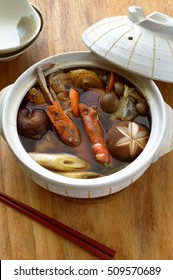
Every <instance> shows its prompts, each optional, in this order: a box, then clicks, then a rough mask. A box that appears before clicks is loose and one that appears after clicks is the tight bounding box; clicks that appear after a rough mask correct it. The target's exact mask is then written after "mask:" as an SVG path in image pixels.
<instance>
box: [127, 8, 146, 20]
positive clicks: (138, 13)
mask: <svg viewBox="0 0 173 280" xmlns="http://www.w3.org/2000/svg"><path fill="white" fill-rule="evenodd" d="M145 18H146V17H145V15H144V11H143V9H142V7H139V6H130V7H129V8H128V19H129V20H131V21H132V22H134V23H139V22H141V21H142V20H144V19H145Z"/></svg>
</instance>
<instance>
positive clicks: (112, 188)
mask: <svg viewBox="0 0 173 280" xmlns="http://www.w3.org/2000/svg"><path fill="white" fill-rule="evenodd" d="M45 63H54V64H57V65H58V67H60V69H67V68H68V69H69V68H71V67H73V68H74V67H75V68H77V67H88V68H89V67H96V68H103V69H107V70H113V71H115V72H117V73H118V74H120V75H121V76H123V77H124V78H126V79H128V80H129V81H130V82H132V83H133V84H134V85H135V86H136V87H137V88H140V90H141V91H142V93H143V95H144V97H145V98H146V100H147V102H148V104H149V106H150V110H151V118H152V128H151V134H150V138H149V141H148V143H147V145H146V147H145V149H144V150H143V152H142V153H141V154H140V155H139V156H138V157H137V158H136V159H135V160H134V161H133V162H132V163H130V164H129V165H128V166H127V167H125V168H124V169H122V170H120V171H118V172H116V173H114V174H111V175H108V176H104V177H101V178H95V179H73V178H67V177H64V176H61V175H57V174H54V173H53V172H51V171H49V170H47V169H45V168H43V167H42V166H40V165H39V164H37V163H36V162H35V161H34V160H33V159H32V158H31V157H30V156H29V155H28V153H27V152H26V151H25V149H24V148H23V146H22V144H21V142H20V139H19V136H18V132H17V113H18V109H19V106H20V104H21V101H22V99H23V97H24V96H25V95H26V93H27V91H28V90H29V88H30V87H32V86H33V85H34V84H35V83H36V75H35V69H36V67H37V66H38V65H40V64H45ZM7 116H8V118H7ZM0 134H1V135H2V136H3V137H4V139H5V141H6V142H7V144H8V145H9V147H10V149H11V151H12V152H13V154H14V155H15V157H16V158H17V159H18V160H19V162H20V163H21V167H22V168H23V170H24V171H25V172H26V174H28V175H29V177H30V178H32V180H33V181H35V182H36V183H37V184H39V185H40V186H42V187H43V188H45V189H47V190H49V191H52V192H54V193H57V194H60V195H63V196H69V197H78V198H95V197H102V196H106V195H110V194H113V193H116V192H118V191H120V190H122V189H124V188H126V187H127V186H129V185H130V184H131V183H133V182H134V181H136V180H137V179H138V178H139V177H140V176H141V175H142V174H143V173H144V172H145V171H146V169H147V168H148V167H149V166H150V164H151V163H152V162H155V161H156V160H157V159H158V158H159V157H160V156H161V155H163V154H165V153H167V152H169V151H171V150H172V149H173V142H172V137H173V110H172V109H171V108H170V107H169V106H168V105H167V104H166V103H165V102H164V101H163V98H162V95H161V93H160V91H159V89H158V88H157V86H156V85H155V83H154V82H153V81H151V80H149V79H147V78H144V77H140V76H138V75H136V74H132V73H129V72H127V71H125V70H123V69H120V68H118V67H116V66H115V65H113V64H112V63H110V62H106V61H105V60H104V59H103V58H99V57H98V56H96V55H95V54H93V53H91V52H71V53H64V54H60V55H56V56H52V57H49V58H46V59H44V60H42V61H40V62H38V63H36V64H35V65H33V66H32V67H30V68H29V69H28V70H26V71H25V72H24V73H23V74H22V75H21V76H20V77H19V78H18V79H17V81H16V82H15V83H14V84H13V85H11V86H9V87H7V88H5V89H4V90H2V91H1V93H0Z"/></svg>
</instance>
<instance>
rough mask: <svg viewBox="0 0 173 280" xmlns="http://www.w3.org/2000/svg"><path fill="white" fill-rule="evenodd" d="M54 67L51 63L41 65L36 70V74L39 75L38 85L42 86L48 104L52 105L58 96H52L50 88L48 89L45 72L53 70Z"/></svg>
mask: <svg viewBox="0 0 173 280" xmlns="http://www.w3.org/2000/svg"><path fill="white" fill-rule="evenodd" d="M53 66H54V64H51V63H47V64H44V65H39V66H37V68H36V74H37V80H38V83H39V85H40V88H41V91H42V93H43V95H44V98H45V100H46V101H47V103H51V104H53V102H54V100H56V99H57V98H56V96H55V95H54V96H52V94H51V93H50V91H49V89H48V87H47V83H46V79H45V76H44V72H43V71H45V70H47V69H49V68H52V67H53Z"/></svg>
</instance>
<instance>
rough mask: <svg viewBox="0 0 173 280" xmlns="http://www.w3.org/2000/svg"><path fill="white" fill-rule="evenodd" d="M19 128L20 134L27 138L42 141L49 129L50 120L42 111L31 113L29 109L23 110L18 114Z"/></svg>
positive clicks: (35, 110)
mask: <svg viewBox="0 0 173 280" xmlns="http://www.w3.org/2000/svg"><path fill="white" fill-rule="evenodd" d="M17 128H18V132H19V134H21V135H24V136H25V137H27V138H32V139H40V138H41V137H42V135H43V134H45V133H46V132H47V130H48V128H49V119H48V117H47V114H46V113H45V112H44V111H43V110H41V109H34V110H32V111H30V110H29V109H28V108H22V109H20V110H19V112H18V116H17Z"/></svg>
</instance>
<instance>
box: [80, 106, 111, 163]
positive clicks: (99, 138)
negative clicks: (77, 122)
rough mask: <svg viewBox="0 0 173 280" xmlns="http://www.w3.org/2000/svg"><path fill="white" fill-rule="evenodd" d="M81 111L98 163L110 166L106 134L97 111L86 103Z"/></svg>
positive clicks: (81, 107)
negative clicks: (105, 139)
mask: <svg viewBox="0 0 173 280" xmlns="http://www.w3.org/2000/svg"><path fill="white" fill-rule="evenodd" d="M79 111H80V114H81V117H82V121H83V124H84V128H85V131H86V133H87V135H88V137H89V139H90V142H91V144H92V151H93V154H94V156H95V158H96V161H97V162H99V163H101V164H109V163H110V161H111V157H110V154H109V152H108V150H107V148H106V146H105V144H104V133H103V129H102V126H101V124H100V122H99V120H98V114H97V110H96V109H95V108H93V107H89V106H87V105H86V104H84V103H80V104H79Z"/></svg>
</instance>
